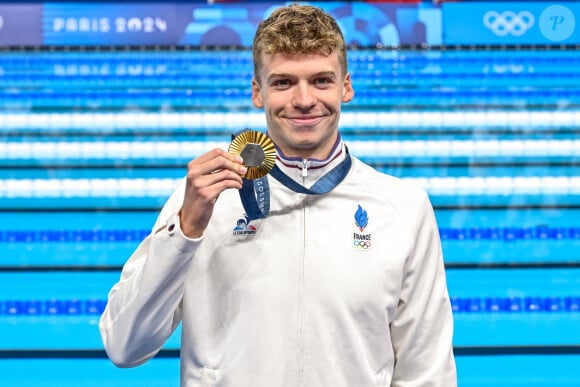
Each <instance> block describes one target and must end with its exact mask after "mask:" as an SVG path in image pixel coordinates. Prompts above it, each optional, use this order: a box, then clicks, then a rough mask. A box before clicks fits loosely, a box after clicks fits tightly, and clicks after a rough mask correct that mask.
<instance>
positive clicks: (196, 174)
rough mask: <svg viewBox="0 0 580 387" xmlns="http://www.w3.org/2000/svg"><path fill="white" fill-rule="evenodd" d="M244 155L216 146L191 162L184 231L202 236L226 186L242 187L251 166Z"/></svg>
mask: <svg viewBox="0 0 580 387" xmlns="http://www.w3.org/2000/svg"><path fill="white" fill-rule="evenodd" d="M242 163H243V161H242V158H241V157H240V156H237V155H233V154H230V153H227V152H225V151H224V150H222V149H217V148H216V149H213V150H211V151H209V152H207V153H204V154H203V155H201V156H199V157H197V158H196V159H194V160H192V161H190V162H189V164H188V165H187V181H186V187H185V197H184V200H183V205H182V207H181V228H182V231H183V232H184V233H185V234H186V235H188V236H191V237H198V236H200V235H201V234H202V233H203V231H204V230H205V228H206V227H207V224H208V223H209V220H210V218H211V216H212V213H213V206H214V204H215V202H216V201H217V199H218V197H219V195H220V194H221V193H222V192H223V191H225V190H226V189H230V188H236V189H240V188H242V184H243V182H242V176H243V175H244V174H245V173H246V171H247V168H246V167H244V166H243V164H242Z"/></svg>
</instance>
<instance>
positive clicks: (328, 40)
mask: <svg viewBox="0 0 580 387" xmlns="http://www.w3.org/2000/svg"><path fill="white" fill-rule="evenodd" d="M252 51H253V61H254V75H255V76H256V78H257V79H259V76H258V75H259V74H260V70H261V65H262V56H263V55H264V54H322V55H330V54H332V53H333V52H336V53H337V54H338V59H339V61H340V65H341V70H342V75H346V72H347V63H346V44H345V42H344V36H343V35H342V32H341V30H340V27H339V26H338V23H337V22H336V20H335V19H334V18H333V17H332V16H330V15H329V14H328V13H326V12H325V11H324V10H323V9H321V8H317V7H314V6H311V5H301V4H291V5H288V6H284V7H280V8H277V9H276V10H274V12H273V13H272V14H271V15H270V16H269V17H268V18H267V19H265V20H263V21H262V22H261V23H260V24H259V25H258V29H257V30H256V35H255V36H254V42H253V45H252Z"/></svg>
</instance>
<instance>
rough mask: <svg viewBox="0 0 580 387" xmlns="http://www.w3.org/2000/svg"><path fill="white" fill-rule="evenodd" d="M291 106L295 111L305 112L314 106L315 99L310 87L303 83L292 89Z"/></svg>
mask: <svg viewBox="0 0 580 387" xmlns="http://www.w3.org/2000/svg"><path fill="white" fill-rule="evenodd" d="M291 102H292V106H294V107H295V108H297V109H301V110H307V109H310V108H312V107H313V106H314V105H315V104H316V97H315V96H314V94H313V93H312V90H311V89H310V85H308V84H304V83H298V84H297V85H296V86H295V87H294V93H293V94H292V101H291Z"/></svg>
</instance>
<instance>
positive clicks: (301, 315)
mask: <svg viewBox="0 0 580 387" xmlns="http://www.w3.org/2000/svg"><path fill="white" fill-rule="evenodd" d="M307 176H308V160H306V159H303V160H302V184H303V185H304V184H305V183H306V177H307ZM306 235H307V232H306V203H305V202H304V203H303V205H302V260H301V262H300V264H301V267H300V288H299V294H298V302H299V312H298V313H299V321H298V343H299V351H298V386H304V357H305V351H306V348H305V347H306V343H305V338H304V336H305V333H304V329H305V328H304V319H305V314H306V313H305V310H306V306H305V304H306V300H305V295H304V294H305V291H304V288H305V282H306V279H305V275H306V273H305V268H306V262H305V261H306Z"/></svg>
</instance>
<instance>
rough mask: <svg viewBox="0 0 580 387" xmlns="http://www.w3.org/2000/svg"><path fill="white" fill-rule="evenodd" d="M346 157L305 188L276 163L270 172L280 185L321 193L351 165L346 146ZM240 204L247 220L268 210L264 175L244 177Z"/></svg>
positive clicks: (262, 215) (300, 190)
mask: <svg viewBox="0 0 580 387" xmlns="http://www.w3.org/2000/svg"><path fill="white" fill-rule="evenodd" d="M345 149H346V157H345V159H344V160H343V161H341V163H340V164H339V165H337V166H336V167H335V168H333V169H332V170H331V171H329V172H328V173H327V174H325V175H324V176H322V177H321V178H320V179H318V181H317V182H316V183H314V185H313V186H312V187H310V188H306V187H304V186H302V185H300V184H298V183H297V182H295V181H294V180H292V179H291V178H290V177H288V175H286V174H285V173H284V172H282V170H281V169H280V168H278V166H277V165H274V168H272V170H271V171H270V174H271V175H272V176H273V177H274V178H275V179H276V180H278V181H279V182H280V183H282V185H284V186H285V187H287V188H289V189H291V190H292V191H294V192H297V193H303V194H308V195H322V194H325V193H327V192H330V191H331V190H332V189H333V188H334V187H336V186H337V185H338V184H340V182H341V181H343V180H344V178H345V177H346V175H347V174H348V172H349V171H350V168H351V166H352V159H351V157H350V154H349V152H348V148H346V147H345ZM239 193H240V199H241V200H242V205H243V206H244V210H245V211H246V216H247V217H248V218H249V221H252V220H255V219H259V218H265V217H267V216H268V213H269V212H270V189H269V186H268V178H267V177H266V176H264V177H262V178H260V179H256V180H246V179H244V181H243V185H242V189H241V190H240V191H239Z"/></svg>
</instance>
